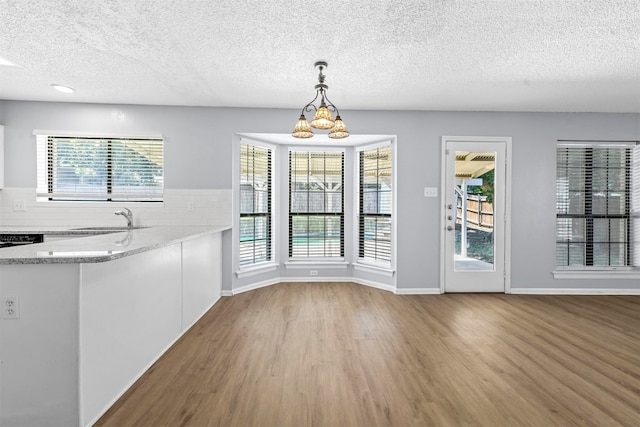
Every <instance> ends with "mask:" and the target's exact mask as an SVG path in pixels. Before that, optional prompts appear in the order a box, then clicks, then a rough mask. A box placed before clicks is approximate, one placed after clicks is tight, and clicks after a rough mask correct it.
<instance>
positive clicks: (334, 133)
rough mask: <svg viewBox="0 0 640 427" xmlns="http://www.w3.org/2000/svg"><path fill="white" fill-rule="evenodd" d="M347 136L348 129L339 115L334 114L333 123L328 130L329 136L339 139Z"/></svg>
mask: <svg viewBox="0 0 640 427" xmlns="http://www.w3.org/2000/svg"><path fill="white" fill-rule="evenodd" d="M348 136H349V131H348V130H347V127H346V126H345V124H344V122H343V121H342V119H341V118H340V116H336V121H335V125H334V126H333V127H332V128H331V130H330V131H329V138H333V139H340V138H346V137H348Z"/></svg>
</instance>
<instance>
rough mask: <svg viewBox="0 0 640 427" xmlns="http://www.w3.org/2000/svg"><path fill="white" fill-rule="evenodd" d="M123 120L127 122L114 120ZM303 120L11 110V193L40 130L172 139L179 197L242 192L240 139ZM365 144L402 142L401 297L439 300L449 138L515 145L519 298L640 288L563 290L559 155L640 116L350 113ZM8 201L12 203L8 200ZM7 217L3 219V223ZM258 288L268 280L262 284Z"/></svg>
mask: <svg viewBox="0 0 640 427" xmlns="http://www.w3.org/2000/svg"><path fill="white" fill-rule="evenodd" d="M115 111H118V112H122V113H124V115H125V119H123V120H119V119H117V118H116V115H114V114H113V113H114V112H115ZM298 115H299V112H297V110H270V109H235V108H207V107H151V106H129V105H121V106H113V105H93V104H59V103H39V102H19V101H0V123H2V124H4V125H5V155H6V163H7V165H6V175H5V185H6V187H9V188H11V187H16V188H32V187H35V179H36V178H35V167H36V163H35V139H34V137H33V136H32V132H33V129H56V130H76V131H77V130H80V131H81V130H86V131H93V132H114V133H115V132H122V133H144V132H145V131H146V132H153V133H158V132H159V133H162V134H163V135H164V136H165V139H166V144H167V145H166V151H165V156H166V160H165V161H166V164H165V168H166V177H165V183H166V184H165V185H166V188H167V189H226V190H228V189H230V188H231V182H232V177H231V159H232V151H231V150H232V134H233V133H235V132H241V133H288V132H290V131H291V129H292V128H293V125H294V124H295V121H296V119H297V117H298ZM342 117H343V118H344V119H345V120H346V124H347V125H348V126H349V129H350V131H351V132H352V133H354V134H358V133H359V134H384V135H397V137H398V139H397V144H398V145H397V168H398V175H397V179H398V181H397V183H398V185H397V189H396V191H397V197H398V215H397V221H398V253H397V255H398V262H397V287H398V289H399V290H402V289H435V288H438V287H439V286H440V284H439V266H440V253H439V252H440V243H439V238H440V198H424V197H423V195H422V190H423V187H427V186H428V187H438V188H439V187H440V176H441V174H440V155H441V153H440V149H441V148H440V147H441V142H440V139H441V137H442V136H443V135H452V136H453V135H455V136H510V137H512V138H513V147H512V148H513V150H512V163H513V164H512V171H513V176H512V248H513V253H512V277H511V284H512V288H536V289H538V288H543V289H553V288H555V289H566V288H581V289H586V288H593V289H607V288H609V289H639V288H640V284H639V283H638V280H637V279H621V280H615V281H613V280H597V279H593V280H586V281H585V280H582V281H578V280H556V279H554V278H553V277H552V275H551V272H552V271H553V270H554V266H555V146H556V142H557V140H558V139H607V140H637V139H640V135H639V133H640V131H639V125H638V123H639V121H640V115H639V114H599V113H500V112H430V111H392V112H389V111H343V112H342ZM3 194H7V193H4V190H2V191H0V203H2V204H3V205H4V204H6V203H7V202H6V201H5V200H4V198H5V196H4V195H3ZM5 215H6V213H2V212H0V223H2V222H3V221H4V216H5ZM232 239H233V236H232V235H231V233H225V235H224V236H223V245H224V248H225V250H224V251H223V252H224V253H223V289H225V290H230V283H231V277H232V276H231V275H232V271H231V254H230V253H229V251H230V248H231V242H232ZM256 280H257V281H260V280H263V279H262V278H260V277H257V278H256Z"/></svg>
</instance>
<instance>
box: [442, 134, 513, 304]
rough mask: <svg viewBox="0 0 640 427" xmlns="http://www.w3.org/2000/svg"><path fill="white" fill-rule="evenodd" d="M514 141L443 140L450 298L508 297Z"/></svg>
mask: <svg viewBox="0 0 640 427" xmlns="http://www.w3.org/2000/svg"><path fill="white" fill-rule="evenodd" d="M510 141H511V138H486V137H477V138H471V137H443V138H442V144H443V151H442V152H443V157H444V158H443V171H444V173H445V177H444V180H443V191H442V194H443V201H444V206H443V210H442V211H443V215H442V225H443V227H442V230H443V231H442V240H443V242H442V245H441V246H442V248H443V251H444V254H443V257H442V259H443V266H442V272H443V285H442V286H443V290H444V292H505V290H506V288H505V286H506V283H507V265H506V259H505V256H506V253H507V252H506V250H505V247H506V246H508V245H507V242H506V239H505V237H506V236H507V227H506V224H507V222H506V207H507V181H506V178H507V168H506V165H507V163H506V154H507V149H508V145H509V144H510Z"/></svg>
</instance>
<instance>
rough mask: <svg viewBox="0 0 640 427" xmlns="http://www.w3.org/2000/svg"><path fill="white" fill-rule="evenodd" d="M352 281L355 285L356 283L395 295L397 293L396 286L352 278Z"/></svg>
mask: <svg viewBox="0 0 640 427" xmlns="http://www.w3.org/2000/svg"><path fill="white" fill-rule="evenodd" d="M350 281H351V282H353V283H356V284H358V285H362V286H368V287H370V288H376V289H381V290H383V291H387V292H392V293H395V291H396V287H395V286H392V285H386V284H384V283H380V282H376V281H373V280H362V279H358V278H355V277H352V278H351V279H350Z"/></svg>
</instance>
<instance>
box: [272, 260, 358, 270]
mask: <svg viewBox="0 0 640 427" xmlns="http://www.w3.org/2000/svg"><path fill="white" fill-rule="evenodd" d="M284 267H285V268H286V269H296V268H299V269H309V268H347V267H349V263H348V262H346V261H345V260H344V259H340V260H335V261H334V260H314V261H311V260H304V261H303V260H300V261H294V260H289V261H286V262H285V263H284Z"/></svg>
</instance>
